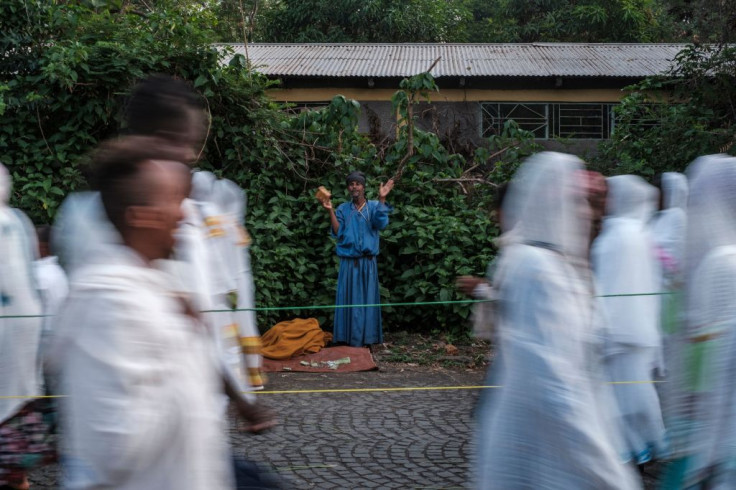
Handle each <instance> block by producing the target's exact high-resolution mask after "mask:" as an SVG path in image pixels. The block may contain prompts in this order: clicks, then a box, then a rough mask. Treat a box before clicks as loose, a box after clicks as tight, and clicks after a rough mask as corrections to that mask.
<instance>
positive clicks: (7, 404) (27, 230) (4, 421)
mask: <svg viewBox="0 0 736 490" xmlns="http://www.w3.org/2000/svg"><path fill="white" fill-rule="evenodd" d="M11 188H12V180H11V177H10V174H9V172H8V170H7V169H6V168H5V166H4V165H0V486H4V485H8V486H9V487H10V488H19V489H23V488H28V479H27V470H29V469H31V468H33V467H34V466H36V465H40V464H42V463H44V462H46V460H47V459H49V458H50V457H52V456H53V448H52V446H51V441H50V440H49V438H48V436H49V431H50V422H49V421H48V419H47V417H46V416H45V415H46V414H47V413H48V409H49V407H48V401H47V400H44V399H38V398H36V397H39V396H41V395H43V394H44V393H43V383H42V377H41V370H40V362H39V348H40V342H41V331H42V323H43V321H42V320H43V319H42V317H41V314H42V305H41V298H40V296H39V293H38V289H37V284H36V281H35V278H34V275H33V261H34V259H35V258H36V257H37V254H38V248H37V245H36V233H35V230H34V229H33V225H32V224H31V222H30V220H29V219H28V217H26V215H25V214H23V213H22V212H21V211H20V210H18V209H14V208H11V207H10V206H9V205H8V203H9V201H10V192H11Z"/></svg>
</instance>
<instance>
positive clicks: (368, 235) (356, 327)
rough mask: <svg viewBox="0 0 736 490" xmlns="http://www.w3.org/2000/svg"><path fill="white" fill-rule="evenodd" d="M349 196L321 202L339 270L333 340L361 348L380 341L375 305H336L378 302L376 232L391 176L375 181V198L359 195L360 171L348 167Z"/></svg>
mask: <svg viewBox="0 0 736 490" xmlns="http://www.w3.org/2000/svg"><path fill="white" fill-rule="evenodd" d="M345 181H346V184H347V187H348V193H349V194H350V197H351V200H350V201H349V202H345V203H343V204H341V205H339V206H338V207H337V211H335V210H334V208H333V207H332V202H331V201H330V200H329V199H327V200H325V201H323V202H322V206H323V207H324V208H325V209H327V210H328V211H329V212H330V224H331V234H332V236H333V237H336V238H337V256H338V257H339V258H340V272H339V274H338V276H337V297H336V299H335V304H336V305H337V306H338V308H336V309H335V321H334V329H333V341H334V342H340V343H342V342H344V343H347V344H348V345H352V346H356V347H362V346H364V345H371V344H380V343H383V332H382V329H381V309H380V307H377V306H373V307H357V308H341V307H340V306H341V305H375V304H379V303H380V302H381V295H380V293H379V289H378V266H377V264H376V256H377V255H378V247H379V238H378V233H379V232H380V231H381V230H383V229H384V228H386V226H387V225H388V215H389V213H390V212H391V211H393V208H392V207H391V206H390V205H388V204H386V196H388V194H389V192H391V189H393V187H394V181H393V179H389V180H388V182H386V183H385V184H381V186H380V188H379V191H378V200H377V201H366V199H365V175H364V174H363V173H362V172H357V171H356V172H352V173H350V175H348V176H347V178H346V179H345Z"/></svg>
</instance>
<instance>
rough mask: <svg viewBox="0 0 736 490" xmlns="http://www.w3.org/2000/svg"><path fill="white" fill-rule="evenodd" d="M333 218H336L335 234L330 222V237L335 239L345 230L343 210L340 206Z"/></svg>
mask: <svg viewBox="0 0 736 490" xmlns="http://www.w3.org/2000/svg"><path fill="white" fill-rule="evenodd" d="M335 217H337V223H338V225H339V226H338V228H337V233H335V231H334V230H333V229H332V222H331V221H330V236H331V237H332V238H337V237H338V236H339V235H340V234H341V233H342V232H343V231H344V230H345V208H344V207H343V205H342V204H340V205H339V206H338V207H337V209H336V210H335Z"/></svg>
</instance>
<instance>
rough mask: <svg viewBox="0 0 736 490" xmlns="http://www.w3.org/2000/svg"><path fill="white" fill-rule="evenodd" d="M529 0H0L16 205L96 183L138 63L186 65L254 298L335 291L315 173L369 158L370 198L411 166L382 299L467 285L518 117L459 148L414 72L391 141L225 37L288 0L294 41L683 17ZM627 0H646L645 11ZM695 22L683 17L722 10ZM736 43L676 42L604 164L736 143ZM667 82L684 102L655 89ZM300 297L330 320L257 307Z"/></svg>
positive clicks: (484, 246)
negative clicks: (290, 92) (297, 94)
mask: <svg viewBox="0 0 736 490" xmlns="http://www.w3.org/2000/svg"><path fill="white" fill-rule="evenodd" d="M345 1H348V0H345ZM350 1H353V0H350ZM708 1H710V0H701V1H700V2H699V3H698V4H700V5H705V4H706V3H707V2H708ZM528 4H529V5H531V4H535V5H537V4H538V7H539V8H538V9H537V10H534V11H530V10H524V7H523V5H522V4H521V2H519V3H514V2H504V1H496V2H488V3H486V4H483V3H482V2H480V1H476V0H458V2H453V1H449V0H448V1H445V0H425V1H420V0H413V1H412V2H406V5H413V7H412V9H411V10H405V7H404V6H403V5H404V3H401V4H399V3H397V2H388V1H383V0H376V1H375V2H367V1H363V2H354V4H353V5H354V6H358V5H359V6H360V7H361V8H356V9H352V10H350V9H347V10H340V9H335V8H334V3H333V4H327V5H331V6H332V7H333V8H332V9H325V8H323V7H321V6H320V5H319V3H314V5H312V2H302V3H300V2H290V1H287V0H283V1H278V2H263V3H262V4H261V3H259V2H258V1H255V0H250V1H248V2H243V8H242V9H241V7H240V2H238V6H237V8H235V7H234V6H233V4H232V3H227V2H224V1H223V2H221V1H218V0H206V1H205V0H203V1H201V2H196V1H194V0H191V1H190V0H164V1H161V2H156V3H155V4H152V3H151V2H142V1H141V2H137V1H126V0H108V1H104V0H89V1H79V2H65V3H54V2H48V1H45V0H36V1H33V0H25V1H24V0H6V1H5V2H2V3H0V25H2V27H3V28H2V30H0V49H1V50H2V52H3V53H4V56H3V57H1V58H0V114H2V117H3V125H2V126H0V159H1V160H2V161H3V163H5V164H6V165H7V166H8V168H9V169H10V171H11V172H12V174H13V177H14V181H15V184H14V191H13V195H12V202H13V205H16V206H18V207H20V208H22V209H23V210H24V211H26V212H27V213H28V214H29V215H30V216H31V217H32V218H33V219H34V221H36V222H39V223H40V222H48V221H50V220H52V218H53V216H54V213H55V211H56V209H57V208H58V206H59V204H60V202H61V200H62V199H63V197H64V196H65V195H66V194H67V193H68V192H70V191H73V190H77V189H81V188H84V187H85V186H86V185H87V182H86V180H85V177H84V171H83V169H84V163H85V155H87V154H88V152H89V151H90V150H91V149H92V148H94V147H95V146H96V145H97V144H98V142H99V141H101V140H103V139H105V138H109V137H111V136H114V135H115V134H116V133H117V128H118V127H119V124H120V114H121V110H122V107H123V104H124V99H125V95H126V94H127V92H128V91H129V90H130V89H131V87H132V86H133V84H134V83H135V81H136V80H137V79H139V78H141V77H143V76H144V75H146V74H150V73H169V74H172V75H174V76H177V77H180V78H183V79H186V80H189V81H190V82H191V83H192V85H193V86H194V87H195V88H196V89H197V90H198V91H199V92H200V93H201V94H202V95H203V96H204V98H205V100H206V106H207V110H208V111H209V114H210V116H211V118H210V125H209V128H208V142H207V145H206V147H205V148H204V151H203V153H202V158H201V161H200V162H199V165H200V166H201V167H202V168H206V169H212V170H214V171H215V172H216V173H217V174H219V175H221V176H224V177H228V178H231V179H233V180H235V181H236V182H238V183H239V184H240V185H241V186H243V187H244V188H245V189H246V190H247V192H248V196H249V210H248V215H247V225H248V227H249V229H250V231H251V234H252V235H253V237H254V239H255V241H254V245H253V248H252V253H253V257H254V269H255V273H256V277H255V279H256V286H257V301H258V305H259V306H297V305H299V306H300V305H310V304H311V305H314V304H322V305H324V304H331V303H332V302H333V301H334V291H335V286H336V275H337V273H336V271H337V259H336V257H335V255H334V242H333V241H332V240H331V239H330V238H329V219H328V216H327V213H326V212H325V211H324V209H322V208H321V206H319V204H318V203H317V201H316V200H315V199H314V191H315V190H316V188H317V187H318V186H319V185H324V186H326V187H328V188H329V189H331V190H332V191H333V193H334V195H335V196H334V203H335V204H339V203H340V202H342V200H343V199H345V198H346V197H343V196H344V194H343V190H344V182H343V179H344V176H345V175H346V174H347V173H348V172H349V171H350V170H353V169H359V170H362V171H364V172H365V173H366V174H367V175H368V178H369V183H368V186H367V188H368V197H369V198H371V197H375V196H376V194H377V190H378V184H379V181H385V180H386V179H388V178H389V177H391V176H395V175H396V176H398V177H399V178H398V184H397V186H396V188H395V190H394V191H393V192H392V194H391V196H390V198H389V201H390V202H391V203H392V204H393V205H394V206H395V208H396V210H395V213H394V214H393V216H392V218H391V224H390V225H389V227H388V229H387V230H385V232H384V233H383V234H382V240H383V242H382V250H381V256H380V259H379V270H380V274H381V284H382V290H381V292H382V300H383V301H385V302H405V301H409V302H413V301H435V300H450V299H460V297H459V295H458V293H457V292H455V290H454V287H453V283H454V278H455V276H456V275H459V274H482V273H483V271H484V269H485V266H486V264H487V262H488V261H489V260H490V259H491V258H492V255H493V253H494V249H493V246H492V244H491V240H492V238H493V237H495V236H496V235H497V233H498V230H497V229H496V227H495V225H494V224H493V221H492V220H491V217H490V214H489V212H488V209H489V201H490V199H491V197H492V189H493V187H494V186H495V185H497V184H499V183H502V182H505V181H507V180H508V179H509V178H510V176H511V175H512V174H513V172H514V170H515V169H516V168H517V167H518V165H519V162H520V161H521V160H522V159H523V158H524V157H525V156H527V155H529V154H531V153H533V152H534V151H538V149H539V147H538V146H537V145H536V144H535V143H534V141H533V137H532V135H531V134H530V133H528V132H524V131H521V130H519V129H518V127H517V126H516V125H515V124H514V123H513V122H509V123H508V124H507V125H506V126H505V128H504V131H503V132H502V134H500V135H495V136H493V137H492V138H490V140H489V141H488V145H487V146H486V147H482V148H479V149H477V150H476V151H475V153H474V156H472V157H468V156H465V157H464V156H461V155H456V154H451V152H449V151H448V150H447V149H446V148H445V147H443V145H442V143H441V142H440V140H439V139H438V137H437V135H435V134H433V133H430V132H425V131H421V130H419V129H417V128H416V126H415V124H414V119H415V115H414V108H415V107H416V104H418V103H420V102H424V101H426V100H428V99H429V98H430V97H431V95H432V93H433V91H434V90H436V86H435V84H434V80H433V79H432V77H431V76H429V75H428V74H420V75H417V76H415V77H412V78H410V79H407V80H405V81H403V82H402V83H401V87H399V88H400V90H398V91H397V93H396V94H395V96H394V97H393V99H392V103H393V104H394V108H395V110H396V111H397V113H398V114H399V115H400V117H401V119H402V124H401V125H400V126H399V134H398V137H397V138H396V139H395V140H394V141H390V142H387V143H384V145H385V146H381V147H377V146H375V144H373V143H372V142H371V141H369V140H368V139H367V138H366V137H365V136H364V135H361V134H360V133H359V132H358V131H357V121H358V115H359V111H360V107H359V105H358V104H357V102H355V101H351V100H347V99H345V98H344V97H336V98H334V99H333V100H332V102H331V103H330V105H329V106H328V107H326V108H324V109H321V110H317V111H314V110H313V111H304V112H300V113H298V114H289V113H288V112H287V111H284V110H283V109H284V108H283V107H281V106H279V105H277V104H275V103H273V102H272V101H270V99H268V97H267V96H266V90H267V89H268V88H269V87H270V86H271V84H272V82H269V81H268V80H266V79H265V78H263V77H262V76H259V75H258V74H257V73H256V72H254V71H252V70H251V69H250V67H249V66H248V64H247V62H246V60H245V58H243V57H242V56H235V57H234V58H232V61H231V62H230V63H229V64H223V60H224V59H225V58H224V57H223V56H222V53H221V52H218V51H217V50H216V49H214V48H213V47H212V42H214V41H217V40H223V39H226V38H232V37H235V38H237V37H238V35H239V34H240V33H241V32H242V36H243V37H248V38H257V37H258V35H259V33H265V32H268V29H271V28H272V27H273V26H272V24H269V23H270V22H273V21H274V20H273V18H272V17H271V16H272V15H273V12H274V11H272V10H271V9H279V8H285V7H289V8H292V7H293V9H294V12H297V13H298V12H301V13H299V15H302V16H303V17H298V16H296V15H297V14H296V13H294V12H291V13H290V12H286V11H284V12H282V15H283V19H281V20H283V21H284V22H286V21H288V22H286V23H285V24H283V26H282V27H280V28H279V29H281V30H280V31H279V32H282V33H285V32H287V30H286V29H291V28H293V29H294V30H292V31H289V32H291V34H290V36H291V37H290V38H289V40H290V41H295V40H334V41H344V40H350V41H362V40H375V41H383V42H385V41H391V40H394V41H396V40H411V41H424V40H434V41H437V40H466V39H467V40H472V41H479V40H481V39H468V38H467V37H465V38H462V36H467V35H468V33H469V32H471V31H472V29H474V28H478V29H479V30H478V32H479V33H480V32H481V31H482V32H485V33H486V34H488V35H491V34H492V33H493V32H495V34H493V36H496V35H498V36H499V37H498V38H492V39H482V40H550V39H562V40H576V39H577V40H583V39H579V38H574V37H572V36H573V34H574V32H575V30H577V31H578V32H579V33H580V35H584V36H585V37H586V39H585V40H598V41H600V40H619V41H620V40H645V39H650V37H648V36H652V37H651V38H652V39H654V38H656V36H657V34H656V32H658V29H659V28H660V26H666V25H668V24H667V22H670V24H669V25H678V22H679V20H677V21H675V20H673V18H672V17H671V18H670V20H669V21H667V22H665V21H661V20H660V18H659V13H660V10H658V8H657V5H658V4H656V3H655V2H654V1H653V0H652V1H651V2H649V1H645V0H638V1H636V2H605V3H604V2H594V1H592V0H591V1H590V2H575V3H574V5H573V4H572V2H570V4H569V5H568V4H567V2H564V3H563V5H567V7H566V9H567V10H565V9H562V7H560V9H558V8H557V7H556V6H557V5H558V4H557V3H555V2H545V1H541V0H540V1H539V2H528ZM149 5H155V7H151V6H149ZM300 5H307V6H308V5H312V7H313V11H311V12H307V10H300V9H301V8H302V7H300ZM693 5H694V3H693V2H689V3H688V6H689V8H690V10H689V11H688V12H689V13H687V12H686V13H683V14H682V15H683V16H685V15H690V16H691V17H688V18H690V19H695V18H698V19H701V20H702V19H705V17H703V16H702V15H701V16H700V17H697V16H696V14H698V12H702V10H699V9H695V8H694V7H693ZM259 6H260V8H261V9H262V10H264V13H263V17H262V19H261V21H262V25H261V24H259V22H261V21H259V20H258V14H257V13H256V12H258V10H259ZM363 7H365V8H363ZM583 7H586V8H585V9H583V11H580V10H579V9H580V8H583ZM392 8H393V10H392ZM627 8H632V9H634V10H633V11H632V13H631V15H629V14H627V13H626V12H625V9H627ZM447 9H458V10H447ZM499 9H500V10H499ZM328 10H329V11H328ZM338 12H341V13H340V14H339V15H338ZM504 12H505V13H504ZM543 12H546V13H544V15H542V14H541V13H543ZM576 12H577V13H576ZM667 12H670V10H668V11H667ZM683 12H684V11H683ZM292 14H293V15H292ZM425 14H426V15H425ZM634 14H636V15H634ZM504 15H505V16H506V17H504ZM295 16H296V17H295ZM319 16H323V20H324V19H327V21H325V22H322V21H321V20H319V18H320V17H319ZM335 16H338V17H340V16H343V17H340V18H336V17H335ZM570 16H572V17H570ZM683 18H685V17H683ZM299 19H301V20H299ZM304 19H307V20H304ZM514 19H517V20H518V19H524V22H523V23H522V22H518V21H517V20H514ZM550 19H551V20H555V19H557V20H555V22H551V23H550ZM729 19H731V17H729V16H728V15H726V14H724V16H723V22H722V23H723V24H724V25H729V22H730V20H729ZM686 20H687V19H686ZM701 20H699V21H698V22H695V21H692V24H691V25H690V24H689V26H690V27H693V26H696V27H697V26H702V25H704V24H703V23H704V22H709V21H708V20H707V19H706V20H702V21H701ZM297 21H298V22H297ZM461 21H462V22H461ZM466 21H467V22H466ZM289 22H296V23H299V24H300V25H302V23H303V24H304V25H307V26H310V28H313V29H312V31H309V32H311V34H309V36H312V35H315V36H318V37H317V38H316V39H312V38H311V37H309V36H307V35H306V34H304V35H305V36H306V37H304V38H298V36H300V35H302V34H303V33H305V32H307V31H306V30H304V29H301V28H297V27H294V26H293V25H291V24H289ZM336 22H337V23H336ZM463 22H465V24H463ZM620 22H624V24H621V23H620ZM499 23H500V24H499ZM481 24H483V25H485V24H488V26H490V28H489V29H488V30H485V29H482V28H481V27H478V26H480V25H481ZM336 25H339V26H341V27H339V28H338V27H335V26H336ZM535 25H536V26H537V27H535V28H534V29H532V30H531V31H529V30H528V29H529V28H530V27H531V26H535ZM463 26H464V27H463ZM473 26H475V27H473ZM586 26H588V27H586ZM461 27H462V28H461ZM497 28H498V29H501V30H497ZM552 28H554V29H557V31H551V30H549V29H552ZM616 28H618V29H619V31H618V33H617V32H615V30H616ZM697 28H698V29H700V28H701V27H697ZM693 29H695V27H693ZM274 32H276V31H274ZM535 32H536V34H535ZM698 32H702V31H692V30H691V31H688V32H687V35H695V34H697V33H698ZM537 35H538V37H535V36H537ZM295 36H296V37H295ZM319 36H322V37H319ZM353 36H355V37H353ZM361 36H363V37H361ZM371 36H373V37H371ZM383 36H387V37H383ZM391 36H394V37H391ZM454 36H457V37H454ZM528 36H531V37H528ZM703 37H705V36H703ZM721 38H722V37H719V39H721ZM229 40H233V39H229ZM734 59H736V53H735V52H734V49H733V48H732V47H723V46H701V45H694V46H692V47H691V48H689V49H688V50H686V51H685V52H683V54H681V56H680V57H679V59H678V63H677V67H676V68H675V70H674V71H673V72H672V73H671V74H670V75H671V76H670V77H662V78H654V79H651V80H647V81H645V82H643V83H641V84H639V85H638V86H637V87H635V90H634V92H633V93H632V95H631V96H630V97H628V98H626V99H625V100H624V103H623V104H622V106H621V108H620V109H619V110H618V111H619V113H618V121H617V126H616V130H615V135H614V138H613V139H612V141H610V142H608V143H606V144H605V145H604V147H603V148H602V150H603V151H602V154H601V155H602V156H601V159H600V161H599V162H598V164H599V165H600V167H601V168H602V169H604V170H605V171H606V172H612V173H619V172H633V173H639V174H643V175H651V174H653V173H654V172H658V171H661V170H678V169H682V167H683V166H684V165H685V164H686V163H687V162H688V161H690V160H692V159H693V158H694V156H696V155H698V154H703V153H713V152H715V151H719V150H720V151H731V152H732V151H733V149H734V137H733V127H734V121H735V120H736V115H734V109H733V108H734V107H735V106H736V105H735V102H736V100H735V99H736V97H735V95H734V90H735V89H734V87H736V83H734V81H735V80H736V75H735V74H734V66H736V63H734ZM662 89H664V90H665V91H666V92H667V93H670V94H671V95H672V100H673V101H675V102H677V103H675V104H658V105H657V104H655V105H651V104H650V103H651V102H654V101H657V99H656V98H655V96H654V94H655V93H656V92H657V91H660V90H662ZM652 122H655V123H657V124H652ZM468 311H469V307H468V306H467V305H452V306H428V307H422V308H409V307H395V308H389V309H387V310H386V311H385V315H384V318H385V321H386V326H387V328H389V329H390V328H403V327H410V328H411V327H414V328H418V329H424V330H431V329H435V328H441V329H443V330H444V331H448V330H455V331H456V332H458V331H463V330H464V328H465V323H464V319H465V318H466V317H467V314H468ZM296 315H301V316H305V315H314V316H318V317H319V318H320V319H321V320H323V321H326V322H327V324H329V318H330V317H331V312H329V310H312V311H309V310H302V311H286V312H269V313H264V314H261V315H260V318H261V325H262V326H263V327H265V326H268V325H270V324H272V323H273V322H275V321H277V320H280V319H283V318H289V317H292V316H296Z"/></svg>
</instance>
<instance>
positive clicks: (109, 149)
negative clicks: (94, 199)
mask: <svg viewBox="0 0 736 490" xmlns="http://www.w3.org/2000/svg"><path fill="white" fill-rule="evenodd" d="M93 164H94V171H95V182H94V183H95V187H96V188H97V190H99V191H100V197H101V198H102V204H103V206H104V208H105V213H106V214H107V217H108V219H109V220H110V222H111V223H112V224H113V225H114V226H115V228H116V229H117V230H118V231H119V232H120V235H121V236H122V238H123V241H124V243H125V244H126V245H127V246H129V247H130V248H132V249H134V250H136V251H137V252H138V253H139V254H141V255H142V256H143V257H145V258H146V259H148V260H156V259H162V258H167V257H168V256H169V255H170V254H171V252H172V251H173V248H174V232H175V230H176V227H177V225H178V223H179V221H181V219H182V218H183V216H182V211H181V202H182V201H183V200H184V198H185V197H186V195H187V192H188V186H189V175H190V174H189V168H188V167H187V166H186V165H185V164H184V163H182V161H181V152H180V151H178V150H177V148H176V147H173V146H172V145H170V144H166V143H164V142H162V141H161V140H160V139H159V138H153V137H146V136H128V137H124V138H121V139H118V140H114V141H109V142H107V143H104V144H103V145H102V146H100V148H99V149H98V150H97V152H96V153H95V157H94V162H93Z"/></svg>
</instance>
